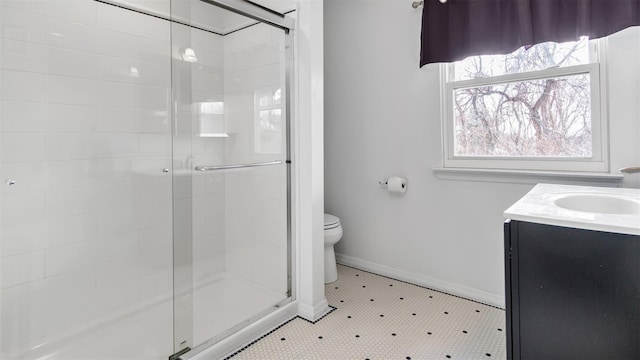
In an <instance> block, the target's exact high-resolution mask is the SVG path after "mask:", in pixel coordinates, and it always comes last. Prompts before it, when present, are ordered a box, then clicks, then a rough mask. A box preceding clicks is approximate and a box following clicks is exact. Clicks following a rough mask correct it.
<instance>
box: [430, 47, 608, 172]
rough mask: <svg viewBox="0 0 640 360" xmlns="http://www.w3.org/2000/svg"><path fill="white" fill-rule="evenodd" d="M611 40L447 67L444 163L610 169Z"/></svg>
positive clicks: (519, 52)
mask: <svg viewBox="0 0 640 360" xmlns="http://www.w3.org/2000/svg"><path fill="white" fill-rule="evenodd" d="M603 48H604V40H591V41H589V40H588V39H587V38H582V39H581V40H579V41H574V42H567V43H544V44H539V45H535V46H533V47H531V48H529V49H525V48H521V49H519V50H517V51H515V52H514V53H511V54H508V55H486V56H473V57H469V58H467V59H465V60H462V61H458V62H455V63H451V64H448V65H443V70H444V73H443V79H444V81H443V92H444V96H443V99H444V101H445V104H444V106H443V109H444V110H443V112H444V114H443V118H444V119H445V120H444V130H445V141H444V143H445V151H444V155H445V156H444V165H445V167H449V168H487V169H511V170H514V169H516V170H551V171H576V172H582V171H590V172H606V171H608V165H607V161H606V160H607V141H606V134H607V131H606V121H605V120H606V116H605V114H606V108H605V105H606V101H605V99H606V96H605V87H604V86H601V85H603V84H605V82H604V81H603V79H602V75H603V73H604V71H602V70H601V66H602V65H603V64H604V62H603V59H604V56H603V51H604V49H603Z"/></svg>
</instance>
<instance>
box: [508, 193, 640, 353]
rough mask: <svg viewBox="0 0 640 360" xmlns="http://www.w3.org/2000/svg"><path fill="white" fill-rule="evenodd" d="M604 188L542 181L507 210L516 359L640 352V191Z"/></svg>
mask: <svg viewBox="0 0 640 360" xmlns="http://www.w3.org/2000/svg"><path fill="white" fill-rule="evenodd" d="M601 191H602V189H601V188H590V187H589V188H588V187H576V186H558V185H544V184H540V185H537V186H536V188H534V189H533V190H532V191H531V192H530V193H529V194H527V195H526V196H525V197H523V199H521V200H520V201H519V202H518V203H516V204H514V206H512V207H511V208H509V210H507V211H506V212H505V217H507V218H508V219H509V220H507V221H506V222H505V224H504V244H505V275H506V281H505V288H506V289H505V290H506V291H505V295H506V316H507V319H506V322H507V358H508V359H640V236H639V235H638V233H639V232H640V191H639V190H633V189H606V191H612V192H613V194H615V195H616V196H618V198H619V199H620V204H618V203H617V202H618V200H616V199H614V200H611V198H612V197H611V196H604V195H603V197H602V198H597V196H599V195H597V196H596V195H593V192H601ZM567 192H568V195H567ZM594 196H596V198H594ZM578 197H582V198H578ZM567 198H569V199H570V200H567V201H569V205H568V206H567V207H563V205H566V204H565V203H563V201H565V200H566V199H567ZM574 198H575V199H574ZM576 199H577V200H576ZM609 200H611V203H610V204H608V205H611V206H608V207H604V206H603V205H602V203H603V202H607V201H609ZM627 200H628V201H630V202H625V201H627ZM590 201H592V203H589V202H590ZM544 202H546V205H544V204H543V203H544ZM536 203H537V204H538V205H540V206H536ZM634 206H637V209H636V208H635V207H634ZM578 209H579V210H578ZM587 210H589V211H587ZM636 210H637V213H635V211H636ZM593 211H599V213H595V214H594V213H593ZM605 211H606V212H605ZM603 230H604V231H603ZM611 230H616V231H611Z"/></svg>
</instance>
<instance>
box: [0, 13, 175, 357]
mask: <svg viewBox="0 0 640 360" xmlns="http://www.w3.org/2000/svg"><path fill="white" fill-rule="evenodd" d="M132 24H137V25H138V26H133V25H132ZM0 31H1V33H0V45H1V46H0V68H1V72H0V86H1V88H2V91H1V94H0V100H1V102H0V179H1V182H0V209H1V212H0V358H2V359H15V358H17V359H34V358H38V359H40V358H57V359H125V358H129V359H132V358H135V359H143V358H145V359H150V358H157V359H162V358H165V359H166V357H167V355H168V354H171V353H172V352H173V351H172V350H173V349H172V346H171V339H172V336H173V318H172V314H173V311H172V299H173V291H172V290H173V289H172V277H173V263H172V253H173V247H172V238H171V233H172V222H171V217H172V199H171V182H172V178H171V174H170V172H169V169H170V168H171V134H172V133H171V126H170V124H171V117H170V102H169V99H170V89H171V60H170V56H169V54H170V39H169V36H170V26H169V22H168V21H166V20H164V19H159V18H157V17H152V16H149V15H145V14H143V13H140V12H134V11H131V10H127V9H124V8H122V7H117V6H112V5H109V4H105V3H103V2H97V1H91V0H86V1H58V0H48V1H11V0H2V1H0ZM163 169H166V171H163Z"/></svg>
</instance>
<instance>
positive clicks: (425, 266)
mask: <svg viewBox="0 0 640 360" xmlns="http://www.w3.org/2000/svg"><path fill="white" fill-rule="evenodd" d="M420 21H421V8H420V9H417V10H414V9H413V8H412V7H411V6H410V3H405V2H398V1H391V0H389V1H350V0H327V1H326V2H325V66H326V67H325V104H326V105H325V115H326V120H325V174H326V175H325V181H326V187H325V202H326V203H325V207H326V211H327V212H328V213H331V214H335V215H337V216H338V217H340V219H341V222H342V226H343V228H344V237H343V240H342V241H341V242H340V243H338V244H337V246H336V249H337V252H338V253H339V254H341V255H342V259H343V260H344V261H348V262H351V263H359V264H361V265H363V266H370V267H374V268H378V269H380V270H383V271H386V272H387V273H390V274H397V275H398V276H404V277H407V278H412V279H415V280H416V281H420V282H422V283H424V284H430V285H432V286H434V287H438V288H441V289H446V290H448V291H452V292H456V293H458V294H462V295H465V296H470V297H474V298H477V299H480V300H483V301H487V302H491V303H494V304H498V305H499V304H502V303H503V301H504V300H503V295H504V288H503V286H504V280H503V276H504V270H503V267H504V264H503V243H502V241H503V240H502V223H503V218H502V212H503V211H504V210H505V209H506V208H507V207H508V206H510V205H511V204H512V203H513V202H515V201H516V200H517V199H518V198H519V197H521V196H522V195H524V194H525V193H526V192H527V191H528V190H529V189H530V188H531V187H532V185H527V184H509V183H498V182H478V181H454V180H442V179H439V178H438V177H436V175H435V174H434V173H433V172H432V168H436V167H441V166H442V155H441V154H442V150H441V123H440V94H439V91H440V87H439V74H438V67H437V65H428V66H425V67H423V68H422V69H420V68H419V65H418V62H419V49H420V48H419V40H420ZM443 36H444V35H443ZM639 39H640V37H639V36H638V31H635V32H634V33H624V34H621V35H619V36H617V37H614V38H612V39H611V46H610V49H611V57H612V60H611V65H612V66H611V69H610V74H609V75H610V76H609V78H610V81H611V86H610V93H611V111H610V113H611V124H610V130H611V144H612V146H611V154H612V159H611V165H612V168H614V169H617V168H619V167H622V166H631V165H638V164H640V149H639V148H638V143H639V141H638V139H640V127H639V126H638V122H639V121H638V118H639V116H640V111H639V109H638V101H637V99H638V98H639V92H638V79H639V77H638V75H639V74H638V67H639V65H640V60H639V59H640V58H639V56H638V44H639ZM394 175H397V176H404V177H406V178H407V179H408V181H409V188H408V191H407V192H406V193H405V194H404V195H403V196H395V195H392V194H390V193H388V192H387V191H386V190H384V188H381V187H380V186H379V185H378V183H377V182H378V181H379V180H382V179H386V178H387V177H389V176H394ZM638 177H640V175H635V179H634V178H633V175H632V176H629V178H628V179H626V180H625V183H624V185H625V186H636V187H637V186H639V184H640V182H639V181H640V180H638Z"/></svg>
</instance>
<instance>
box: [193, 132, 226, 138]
mask: <svg viewBox="0 0 640 360" xmlns="http://www.w3.org/2000/svg"><path fill="white" fill-rule="evenodd" d="M200 137H204V138H228V137H229V134H228V133H200Z"/></svg>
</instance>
